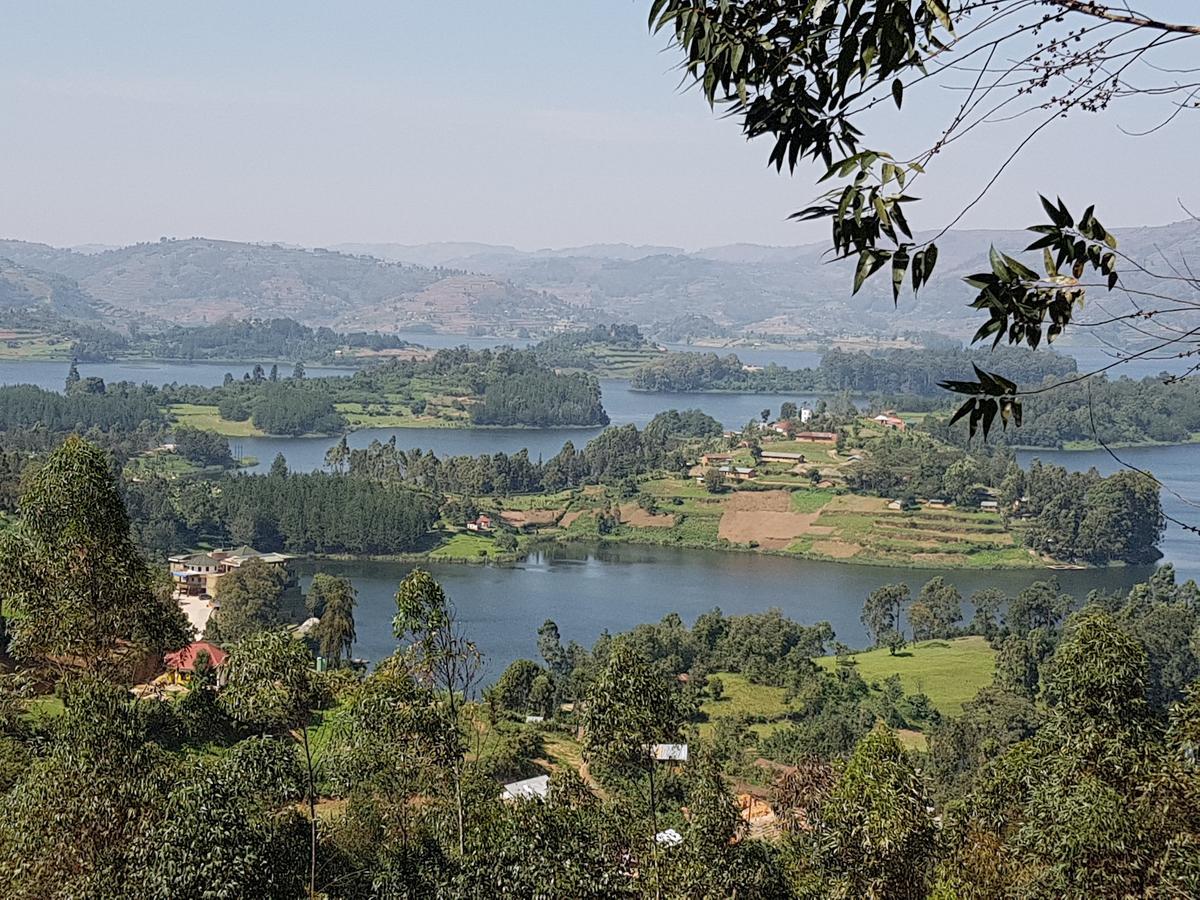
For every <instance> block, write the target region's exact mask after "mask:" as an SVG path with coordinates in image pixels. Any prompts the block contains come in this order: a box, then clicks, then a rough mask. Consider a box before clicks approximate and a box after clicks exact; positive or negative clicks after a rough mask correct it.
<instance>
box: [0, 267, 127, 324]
mask: <svg viewBox="0 0 1200 900" xmlns="http://www.w3.org/2000/svg"><path fill="white" fill-rule="evenodd" d="M0 310H5V311H7V310H14V311H20V310H36V311H37V312H39V313H49V314H52V315H54V316H60V317H63V318H67V319H80V320H86V321H91V322H93V323H94V322H96V321H97V320H99V319H102V318H106V317H111V316H112V315H113V310H111V309H109V308H108V307H107V306H106V305H105V304H102V303H99V302H97V301H96V299H95V298H94V297H92V296H91V295H89V294H88V293H87V292H86V291H84V290H82V289H81V288H80V287H79V285H78V284H77V283H76V282H75V281H74V279H71V278H68V277H66V276H63V275H58V274H55V273H53V272H45V271H42V270H40V269H36V268H33V267H30V266H22V265H18V264H16V263H14V262H11V261H10V260H7V259H4V258H2V257H0ZM13 319H14V315H11V314H7V315H5V320H6V322H8V323H9V324H11V323H12V321H13Z"/></svg>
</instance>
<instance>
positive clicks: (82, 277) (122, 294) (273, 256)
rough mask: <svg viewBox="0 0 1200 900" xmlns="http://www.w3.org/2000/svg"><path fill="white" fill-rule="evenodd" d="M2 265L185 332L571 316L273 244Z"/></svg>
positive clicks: (463, 324) (147, 248)
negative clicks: (247, 323) (282, 321)
mask: <svg viewBox="0 0 1200 900" xmlns="http://www.w3.org/2000/svg"><path fill="white" fill-rule="evenodd" d="M0 258H7V259H10V260H13V261H14V262H16V263H18V264H21V265H26V266H35V267H38V268H40V269H43V270H46V271H50V272H53V273H55V274H57V275H59V276H62V277H64V278H67V279H72V280H74V281H75V282H77V284H78V289H79V290H80V291H81V292H82V293H83V294H84V295H86V296H89V297H91V298H93V299H94V300H95V301H97V302H98V303H101V304H110V305H112V306H113V307H116V308H118V309H122V310H127V311H131V312H136V313H138V314H140V315H143V316H147V317H149V318H150V319H158V320H163V321H169V322H178V323H185V324H186V323H201V322H215V321H219V320H221V319H225V318H245V317H247V316H258V317H262V318H267V317H280V316H286V317H290V318H294V319H296V320H298V321H301V322H305V323H307V324H311V325H329V326H334V327H337V328H339V329H344V330H354V329H358V328H369V329H372V330H374V329H379V330H384V331H398V330H403V329H405V328H412V327H432V328H437V329H442V330H447V331H468V330H471V329H484V330H496V331H500V332H504V333H507V332H509V331H510V330H512V329H513V328H517V327H521V326H523V325H529V326H533V327H537V328H548V327H552V326H555V325H557V324H559V323H560V322H564V321H568V320H570V319H572V318H575V317H576V316H577V313H576V312H573V311H572V310H570V309H568V308H567V307H566V306H565V304H563V303H561V302H560V301H558V300H556V299H555V298H553V297H546V296H542V295H541V294H539V293H538V292H536V291H531V290H528V289H526V288H523V287H521V286H517V285H512V284H509V283H507V282H505V281H504V280H502V279H499V278H496V277H494V276H491V275H487V274H482V275H480V274H468V273H465V272H462V271H456V270H452V269H444V268H428V267H424V266H413V265H401V264H399V263H394V262H388V261H384V260H380V259H376V258H373V257H368V256H351V255H348V254H344V253H337V252H334V251H330V250H320V249H318V250H306V249H301V248H295V247H283V246H280V245H275V244H247V243H238V242H234V241H218V240H208V239H189V240H170V241H162V242H159V243H152V244H135V245H133V246H130V247H123V248H121V249H118V250H106V251H101V252H89V253H80V252H76V251H72V250H64V249H58V248H54V247H49V246H47V245H44V244H31V243H26V242H22V241H0Z"/></svg>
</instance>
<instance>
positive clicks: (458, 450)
mask: <svg viewBox="0 0 1200 900" xmlns="http://www.w3.org/2000/svg"><path fill="white" fill-rule="evenodd" d="M80 371H82V369H81V370H80ZM600 389H601V394H602V397H603V402H604V408H605V409H606V410H607V411H608V416H609V418H610V419H611V420H612V424H614V425H627V424H630V423H632V424H634V425H637V426H638V427H639V428H640V427H642V426H644V425H646V423H648V422H649V421H650V420H651V419H653V418H654V417H655V416H656V415H657V414H658V413H660V412H663V411H664V410H668V409H702V410H704V411H705V412H706V413H708V414H709V415H710V416H712V417H713V418H714V419H716V420H717V421H719V422H720V423H721V424H722V425H724V426H725V427H726V428H740V427H742V426H743V425H745V424H746V423H747V422H748V421H750V419H758V418H759V416H760V414H761V411H762V410H763V409H770V410H771V414H772V415H777V414H778V412H779V406H780V404H781V403H783V402H785V401H787V400H791V401H792V402H794V403H797V404H803V403H809V404H814V403H815V402H816V398H815V397H812V396H808V395H804V394H797V395H795V396H789V395H786V394H652V393H646V392H644V391H633V390H630V389H629V382H628V381H617V380H611V379H604V380H601V382H600ZM602 430H603V429H601V428H537V429H534V428H366V429H361V430H359V431H354V432H351V433H350V434H349V435H348V436H347V438H346V440H347V443H349V445H350V446H351V447H366V446H367V445H368V444H370V443H371V442H372V441H374V440H378V441H381V442H384V443H386V442H387V441H388V440H390V439H391V437H392V436H393V435H395V437H396V443H397V445H398V446H400V447H401V448H403V449H406V450H407V449H411V448H414V447H420V448H421V449H422V450H433V451H434V452H435V453H437V454H438V456H457V455H462V454H466V455H469V456H479V455H481V454H492V453H516V452H517V451H519V450H522V449H528V450H529V456H530V458H532V459H535V460H536V459H538V458H539V457H541V458H543V459H549V458H550V457H552V456H554V455H555V454H556V453H558V451H559V450H561V449H562V446H563V443H564V442H566V441H568V440H569V441H573V442H574V443H575V446H576V447H582V446H583V445H584V444H586V443H587V442H588V441H590V440H591V439H592V438H594V437H595V436H596V435H598V434H599V433H600V432H601V431H602ZM338 440H339V438H328V437H324V438H288V437H262V438H236V439H231V443H236V444H237V445H238V447H239V448H240V449H241V451H242V455H245V456H253V457H255V458H256V459H258V468H257V470H258V471H262V470H265V469H266V468H267V467H269V466H270V464H271V460H273V459H274V458H275V455H276V454H277V453H282V454H283V456H284V458H285V459H286V460H287V462H288V465H289V466H290V467H291V468H292V469H293V470H296V471H311V470H312V469H318V468H320V467H321V466H322V465H323V464H324V462H325V453H326V451H327V450H328V449H329V448H330V447H331V446H333V444H335V443H336V442H337V441H338ZM252 471H255V470H252Z"/></svg>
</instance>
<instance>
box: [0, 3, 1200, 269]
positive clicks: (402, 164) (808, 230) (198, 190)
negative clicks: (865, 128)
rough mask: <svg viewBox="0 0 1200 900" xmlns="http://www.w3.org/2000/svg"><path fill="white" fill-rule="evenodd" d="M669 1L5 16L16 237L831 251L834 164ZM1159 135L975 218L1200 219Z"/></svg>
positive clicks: (1032, 165) (948, 178)
mask: <svg viewBox="0 0 1200 900" xmlns="http://www.w3.org/2000/svg"><path fill="white" fill-rule="evenodd" d="M1162 5H1166V6H1170V5H1172V4H1171V3H1164V4H1162ZM1188 5H1190V4H1188V3H1183V6H1188ZM646 7H647V4H646V2H632V0H512V2H506V3H505V2H495V0H493V2H487V3H485V2H479V0H441V2H420V3H418V2H413V0H390V2H337V3H330V2H327V0H326V2H308V0H289V2H286V3H283V2H265V0H260V2H246V0H239V2H225V0H205V2H203V3H179V2H169V0H153V2H130V0H120V2H104V3H97V2H82V0H81V2H73V3H66V2H56V0H24V2H12V0H0V22H2V23H3V30H2V31H0V123H3V124H2V125H0V236H5V237H22V238H27V239H31V240H42V241H47V242H50V243H56V244H78V243H86V242H99V243H124V242H131V241H136V240H153V239H156V238H158V237H159V236H160V235H172V236H178V237H187V236H191V235H206V236H211V237H225V238H231V239H236V240H278V241H287V242H295V243H301V244H307V245H324V244H334V243H340V242H343V241H398V242H404V243H419V242H424V241H435V240H478V241H488V242H495V243H511V244H515V245H517V246H520V247H526V248H533V247H542V246H565V245H572V244H580V243H588V242H597V241H625V242H630V243H661V244H674V245H680V246H684V247H688V248H695V247H700V246H706V245H712V244H719V243H731V242H736V241H753V242H760V243H775V244H781V243H801V242H804V241H807V240H816V239H820V238H822V237H824V235H825V227H824V226H823V225H808V226H801V225H796V224H790V223H787V222H786V221H785V218H786V216H787V214H788V213H789V212H791V211H793V210H795V209H798V208H800V207H801V206H804V205H806V203H807V201H808V199H809V197H810V195H811V194H812V182H813V178H814V174H815V173H813V172H812V171H804V172H798V173H797V176H796V177H795V178H792V179H788V178H786V177H783V176H779V175H776V174H775V173H774V171H773V170H768V169H767V168H766V155H767V149H768V148H767V147H766V146H765V145H762V144H759V145H747V144H746V143H745V142H744V141H743V139H742V138H741V136H740V133H739V131H738V128H737V126H736V124H735V123H733V122H731V121H722V120H720V119H719V118H717V117H715V116H714V115H713V114H712V113H711V112H710V111H709V109H708V108H707V106H706V105H705V104H704V103H703V101H702V100H701V98H700V97H699V96H698V95H696V94H695V93H691V92H689V93H680V91H679V90H678V76H677V74H676V73H675V72H674V71H673V65H674V62H675V60H674V57H673V56H671V55H668V54H665V53H663V52H661V48H662V47H663V44H664V42H663V40H662V39H661V38H658V37H653V36H651V35H649V34H648V32H647V28H646ZM955 99H956V98H955V97H954V96H952V95H950V94H948V93H943V94H941V95H939V96H935V97H932V98H926V99H924V100H923V101H922V102H921V103H920V104H914V106H915V107H916V108H914V109H912V110H911V111H910V116H911V117H912V119H911V120H900V119H897V118H896V117H894V116H893V117H892V118H891V119H889V120H888V123H887V126H886V127H887V131H885V132H880V133H878V134H877V135H876V136H875V137H874V140H873V141H872V144H873V145H892V146H897V147H900V148H902V149H912V147H911V146H905V144H906V142H908V143H910V144H911V143H912V142H913V140H914V133H915V130H916V129H915V128H914V120H915V123H916V124H928V123H932V122H934V121H936V120H937V118H938V115H939V113H943V112H944V111H945V109H947V108H948V107H949V105H950V104H951V103H952V102H954V100H955ZM1144 119H1145V117H1144V116H1139V115H1138V114H1137V113H1136V112H1135V111H1132V110H1131V111H1130V112H1129V113H1128V114H1126V113H1120V114H1118V115H1115V116H1110V117H1108V118H1106V119H1102V120H1085V118H1083V117H1080V118H1078V119H1076V120H1071V122H1070V127H1069V128H1063V127H1060V128H1058V129H1057V130H1056V131H1054V132H1053V133H1051V134H1049V135H1048V136H1047V137H1045V138H1043V139H1041V140H1040V141H1039V142H1038V143H1037V144H1035V145H1034V147H1033V148H1032V149H1031V151H1030V152H1029V153H1028V154H1027V155H1026V156H1025V157H1024V158H1023V160H1022V161H1021V162H1020V163H1019V164H1018V165H1017V166H1015V167H1014V168H1013V169H1012V170H1011V172H1010V174H1009V175H1008V176H1007V177H1006V179H1005V181H1004V182H1003V183H1002V184H1001V186H1000V189H999V190H997V191H996V192H995V193H994V194H993V195H992V196H991V197H990V198H989V200H988V201H987V202H986V203H984V204H982V205H981V206H980V207H979V209H978V210H977V211H976V212H975V213H973V214H972V216H971V217H970V218H969V219H968V220H967V224H972V225H980V226H1020V225H1025V224H1028V223H1029V222H1030V221H1031V220H1033V219H1035V218H1037V216H1038V207H1037V205H1036V199H1035V196H1034V193H1035V191H1036V190H1039V189H1040V190H1044V191H1049V192H1054V191H1056V190H1062V191H1063V193H1064V196H1066V197H1067V198H1068V199H1069V200H1074V201H1076V202H1078V203H1083V202H1085V201H1087V200H1092V199H1097V200H1099V201H1100V207H1099V211H1100V213H1101V214H1102V217H1103V219H1104V221H1105V223H1106V224H1109V225H1118V224H1145V223H1158V222H1166V221H1172V220H1175V219H1178V218H1181V213H1180V211H1179V209H1178V206H1177V200H1183V201H1184V202H1185V203H1188V204H1189V205H1191V206H1193V207H1197V206H1200V178H1198V177H1197V176H1196V174H1195V170H1194V163H1193V159H1194V154H1195V151H1194V148H1195V146H1196V144H1197V142H1198V141H1197V139H1198V138H1200V128H1198V125H1197V119H1200V115H1193V116H1191V117H1190V119H1188V118H1187V117H1182V118H1181V120H1180V121H1179V122H1178V123H1177V124H1176V125H1175V126H1173V127H1172V128H1171V129H1168V130H1166V131H1164V132H1161V133H1159V134H1156V135H1154V136H1153V137H1149V138H1140V139H1133V138H1128V137H1125V136H1122V135H1121V134H1120V132H1119V131H1118V130H1117V127H1116V126H1117V123H1118V122H1120V123H1121V124H1125V125H1127V126H1128V127H1138V126H1141V125H1144V124H1145V121H1144ZM1004 136H1005V133H1004V132H999V131H993V132H991V133H990V134H989V135H987V136H981V137H980V138H979V139H976V140H973V141H969V142H964V145H963V146H962V147H961V148H960V149H959V150H957V151H955V152H954V153H953V154H948V155H946V156H945V157H944V158H943V159H942V160H941V161H940V163H939V165H940V171H939V172H938V173H937V174H936V175H934V176H931V177H930V179H929V180H928V182H927V183H926V184H925V185H924V191H923V193H924V194H925V195H926V196H929V197H930V198H931V199H930V201H929V202H927V203H925V204H923V205H922V206H923V208H922V210H921V212H920V213H919V214H918V215H917V216H916V217H915V218H916V220H917V221H915V222H914V224H917V225H919V226H937V225H940V224H942V222H943V221H944V220H945V218H946V217H947V216H949V215H952V213H953V212H954V210H955V209H956V204H960V203H961V202H962V201H963V200H964V199H965V198H966V197H967V196H968V194H969V192H971V191H972V190H973V188H974V187H975V186H976V185H977V181H976V180H975V179H977V178H978V175H979V173H980V171H982V168H983V166H984V165H985V164H986V163H987V162H988V161H990V160H993V159H995V158H997V156H998V155H999V154H1000V153H1001V150H1002V149H1003V148H1004V146H1005V145H1004V142H1003V140H1002V139H1003V137H1004ZM1076 153H1079V154H1081V157H1077V156H1075V154H1076ZM935 196H936V199H932V198H934V197H935Z"/></svg>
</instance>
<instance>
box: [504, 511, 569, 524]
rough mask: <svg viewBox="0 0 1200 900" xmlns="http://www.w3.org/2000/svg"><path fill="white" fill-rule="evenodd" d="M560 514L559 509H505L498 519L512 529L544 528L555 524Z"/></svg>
mask: <svg viewBox="0 0 1200 900" xmlns="http://www.w3.org/2000/svg"><path fill="white" fill-rule="evenodd" d="M562 514H563V512H562V510H561V509H506V510H503V511H502V512H501V513H500V518H501V519H503V520H504V521H505V522H506V523H507V524H509V525H511V526H512V527H513V528H525V527H526V526H532V527H534V528H544V527H545V526H547V525H553V524H555V523H556V522H557V521H558V519H559V517H560V516H562Z"/></svg>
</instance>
